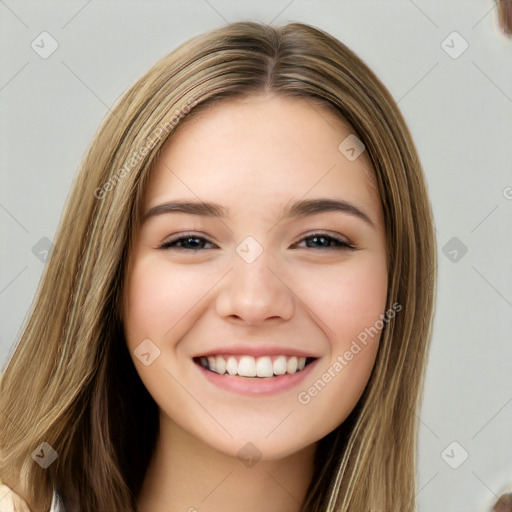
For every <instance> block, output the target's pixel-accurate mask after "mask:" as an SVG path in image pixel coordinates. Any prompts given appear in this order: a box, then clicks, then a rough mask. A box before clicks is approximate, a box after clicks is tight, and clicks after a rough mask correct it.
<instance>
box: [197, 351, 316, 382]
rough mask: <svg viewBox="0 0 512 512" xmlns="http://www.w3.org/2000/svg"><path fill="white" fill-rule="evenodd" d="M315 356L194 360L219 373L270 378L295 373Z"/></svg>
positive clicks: (235, 357)
mask: <svg viewBox="0 0 512 512" xmlns="http://www.w3.org/2000/svg"><path fill="white" fill-rule="evenodd" d="M314 360H315V358H312V357H296V356H285V355H279V356H262V357H253V356H234V355H232V356H221V355H217V356H208V357H206V356H203V357H196V358H194V361H195V362H196V363H197V364H199V365H200V366H202V367H203V368H205V369H207V370H210V371H211V372H214V373H217V374H219V375H226V374H227V375H231V376H239V377H250V378H254V377H256V378H269V377H278V376H280V375H286V374H288V375H293V374H295V373H298V372H300V371H301V370H303V369H304V368H305V367H306V366H307V365H308V364H310V363H312V362H313V361H314Z"/></svg>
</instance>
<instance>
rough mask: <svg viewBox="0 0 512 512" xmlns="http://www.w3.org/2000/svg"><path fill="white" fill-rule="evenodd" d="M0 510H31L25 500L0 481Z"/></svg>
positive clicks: (1, 511)
mask: <svg viewBox="0 0 512 512" xmlns="http://www.w3.org/2000/svg"><path fill="white" fill-rule="evenodd" d="M0 512H31V511H30V508H29V507H28V505H27V502H26V501H25V500H24V499H23V498H22V497H21V496H20V495H19V494H17V493H15V492H14V491H13V490H12V489H11V488H10V487H8V486H7V485H5V484H3V483H2V482H1V481H0Z"/></svg>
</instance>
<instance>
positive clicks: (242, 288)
mask: <svg viewBox="0 0 512 512" xmlns="http://www.w3.org/2000/svg"><path fill="white" fill-rule="evenodd" d="M248 238H249V239H246V240H244V241H243V242H242V243H240V244H239V246H238V247H237V249H236V252H237V254H235V255H234V256H233V260H232V261H233V270H232V271H231V272H230V273H229V279H228V280H227V282H226V283H225V286H224V287H223V288H222V290H221V292H220V294H219V297H218V299H217V311H218V313H219V314H220V315H221V316H223V317H238V318H240V319H242V320H244V321H245V322H247V323H251V324H254V323H258V322H262V321H264V320H265V319H267V318H273V317H281V318H283V319H288V318H290V317H291V316H292V315H293V307H294V302H293V294H292V292H291V291H290V290H289V288H288V287H287V286H286V285H285V283H284V282H283V281H284V279H283V278H281V277H280V276H279V273H278V270H276V267H278V265H276V259H275V258H274V257H273V255H272V254H271V253H270V251H268V250H266V249H264V248H263V247H262V246H261V245H260V244H257V242H255V240H254V239H252V240H251V239H250V237H248ZM256 244H257V245H256Z"/></svg>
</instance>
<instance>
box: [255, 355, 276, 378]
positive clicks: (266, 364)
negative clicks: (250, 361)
mask: <svg viewBox="0 0 512 512" xmlns="http://www.w3.org/2000/svg"><path fill="white" fill-rule="evenodd" d="M256 375H257V376H258V377H272V375H274V368H273V366H272V359H270V357H267V356H265V357H258V359H257V361H256Z"/></svg>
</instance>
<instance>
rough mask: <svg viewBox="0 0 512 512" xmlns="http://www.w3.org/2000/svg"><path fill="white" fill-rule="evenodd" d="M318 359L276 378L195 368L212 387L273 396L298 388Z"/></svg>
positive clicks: (245, 393)
mask: <svg viewBox="0 0 512 512" xmlns="http://www.w3.org/2000/svg"><path fill="white" fill-rule="evenodd" d="M317 361H318V359H315V360H314V361H312V362H311V363H309V364H308V365H307V366H305V367H304V368H303V369H302V370H300V371H299V372H297V373H294V374H284V375H278V376H276V377H263V378H261V377H240V376H238V375H229V374H227V373H226V374H224V375H220V374H219V373H216V372H212V371H211V370H207V369H206V368H204V367H203V366H201V365H200V364H199V363H196V366H197V367H198V368H199V369H200V370H201V372H202V373H203V375H204V376H205V377H206V378H207V379H208V381H209V382H211V383H212V384H213V385H215V386H217V387H219V388H222V389H225V390H227V391H232V392H234V393H240V394H242V395H274V394H277V393H282V392H284V391H289V390H290V389H293V388H294V387H296V386H298V385H299V384H300V383H301V382H302V381H303V380H304V379H305V378H306V377H307V376H308V375H309V374H310V373H311V370H312V368H313V366H315V365H316V363H317Z"/></svg>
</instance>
